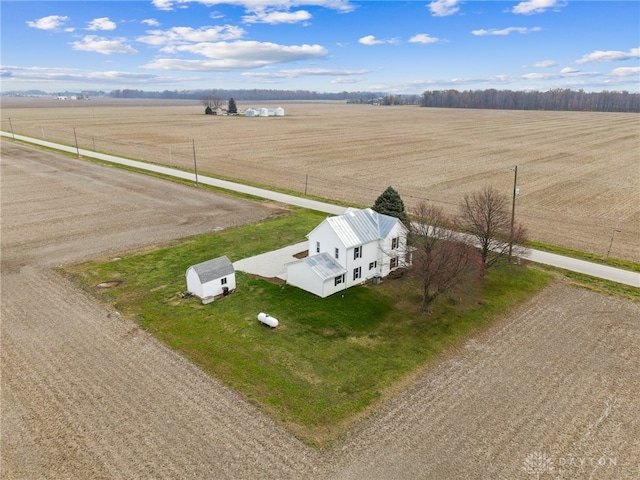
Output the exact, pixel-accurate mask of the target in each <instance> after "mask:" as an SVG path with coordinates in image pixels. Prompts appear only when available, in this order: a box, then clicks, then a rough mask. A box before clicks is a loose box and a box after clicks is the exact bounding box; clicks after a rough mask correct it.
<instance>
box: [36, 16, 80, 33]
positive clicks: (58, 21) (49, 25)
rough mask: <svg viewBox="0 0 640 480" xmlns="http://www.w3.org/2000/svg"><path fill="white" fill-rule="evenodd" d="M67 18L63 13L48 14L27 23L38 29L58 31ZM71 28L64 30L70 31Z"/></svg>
mask: <svg viewBox="0 0 640 480" xmlns="http://www.w3.org/2000/svg"><path fill="white" fill-rule="evenodd" d="M67 20H69V17H66V16H63V15H49V16H48V17H42V18H39V19H37V20H33V21H27V22H26V23H27V25H29V26H30V27H32V28H37V29H39V30H50V31H54V32H55V31H59V30H60V29H61V28H62V26H63V25H64V24H65V23H66V22H67ZM73 30H74V29H73V28H66V29H64V31H65V32H72V31H73Z"/></svg>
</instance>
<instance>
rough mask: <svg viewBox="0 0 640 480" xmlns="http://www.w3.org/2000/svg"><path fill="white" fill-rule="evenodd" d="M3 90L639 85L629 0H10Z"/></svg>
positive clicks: (639, 28) (638, 7)
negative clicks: (513, 0) (518, 0)
mask: <svg viewBox="0 0 640 480" xmlns="http://www.w3.org/2000/svg"><path fill="white" fill-rule="evenodd" d="M0 15H1V27H2V33H1V58H0V75H1V77H0V78H1V81H2V83H1V89H2V91H7V90H28V89H40V90H45V91H48V92H56V91H64V90H104V91H111V90H115V89H124V88H133V89H141V90H165V89H167V90H193V89H203V88H215V89H253V88H259V89H262V88H266V89H285V90H312V91H318V92H340V91H345V90H346V91H384V92H389V93H397V94H420V93H422V92H424V91H425V90H441V89H448V88H455V89H457V90H468V89H470V90H475V89H487V88H496V89H510V90H540V91H547V90H549V89H554V88H571V89H576V90H577V89H584V90H586V91H602V90H618V91H620V90H628V91H630V92H639V91H640V67H639V65H640V61H639V60H640V2H637V1H635V0H634V1H587V0H582V1H566V0H525V1H521V2H517V1H515V2H508V1H479V0H478V1H459V0H434V1H428V0H427V1H425V0H422V1H400V0H388V1H348V0H226V1H224V0H153V1H142V0H136V1H39V2H35V1H34V2H32V1H11V0H9V1H6V0H3V1H2V2H1V4H0Z"/></svg>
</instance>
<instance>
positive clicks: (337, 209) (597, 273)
mask: <svg viewBox="0 0 640 480" xmlns="http://www.w3.org/2000/svg"><path fill="white" fill-rule="evenodd" d="M0 134H1V135H2V136H4V137H8V138H14V139H15V140H19V141H22V142H27V143H31V144H34V145H39V146H43V147H46V148H51V149H54V150H60V151H63V152H68V153H74V154H79V155H80V156H81V157H88V158H95V159H97V160H102V161H106V162H111V163H116V164H119V165H125V166H129V167H133V168H137V169H140V170H146V171H150V172H155V173H160V174H163V175H168V176H171V177H175V178H181V179H184V180H191V181H193V182H196V181H197V183H201V184H204V185H210V186H213V187H218V188H223V189H226V190H232V191H236V192H239V193H244V194H248V195H253V196H256V197H261V198H266V199H269V200H273V201H275V202H280V203H284V204H288V205H295V206H298V207H303V208H308V209H311V210H317V211H321V212H326V213H330V214H334V215H339V214H341V213H343V212H344V211H345V209H346V208H345V207H342V206H339V205H332V204H330V203H325V202H318V201H316V200H311V199H307V198H302V197H296V196H294V195H287V194H284V193H278V192H273V191H271V190H266V189H263V188H257V187H252V186H248V185H242V184H239V183H234V182H229V181H226V180H220V179H217V178H212V177H207V176H204V175H197V177H196V174H194V173H190V172H184V171H182V170H177V169H174V168H169V167H163V166H160V165H154V164H150V163H146V162H141V161H137V160H129V159H125V158H121V157H116V156H113V155H107V154H103V153H99V152H93V151H91V150H84V149H76V148H75V147H70V146H67V145H61V144H58V143H53V142H47V141H45V140H40V139H37V138H33V137H27V136H24V135H15V134H12V133H10V132H4V131H0ZM524 256H525V257H526V258H527V259H528V260H530V261H532V262H535V263H541V264H545V265H550V266H553V267H558V268H562V269H565V270H570V271H573V272H577V273H582V274H586V275H590V276H593V277H598V278H602V279H605V280H610V281H613V282H617V283H621V284H624V285H630V286H632V287H640V273H637V272H631V271H628V270H623V269H619V268H614V267H609V266H606V265H600V264H596V263H591V262H586V261H584V260H578V259H575V258H570V257H564V256H561V255H556V254H553V253H547V252H542V251H539V250H533V249H529V250H527V252H526V253H525V255H524Z"/></svg>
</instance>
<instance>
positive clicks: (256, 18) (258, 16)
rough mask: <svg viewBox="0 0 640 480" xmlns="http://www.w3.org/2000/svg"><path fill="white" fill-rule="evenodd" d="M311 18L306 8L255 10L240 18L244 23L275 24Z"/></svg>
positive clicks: (297, 21)
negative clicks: (291, 10)
mask: <svg viewBox="0 0 640 480" xmlns="http://www.w3.org/2000/svg"><path fill="white" fill-rule="evenodd" d="M310 19H311V14H310V13H309V12H307V11H306V10H297V11H295V12H289V11H267V10H262V9H261V10H256V11H254V12H253V13H252V14H251V15H245V16H244V17H242V20H243V21H244V22H245V23H268V24H271V25H276V24H278V23H300V22H306V21H308V20H310Z"/></svg>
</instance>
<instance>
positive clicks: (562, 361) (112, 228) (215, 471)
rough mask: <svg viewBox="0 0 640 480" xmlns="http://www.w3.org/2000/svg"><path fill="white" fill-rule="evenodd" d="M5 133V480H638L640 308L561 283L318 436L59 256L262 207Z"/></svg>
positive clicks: (0, 446)
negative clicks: (329, 436)
mask: <svg viewBox="0 0 640 480" xmlns="http://www.w3.org/2000/svg"><path fill="white" fill-rule="evenodd" d="M0 145H1V147H2V158H1V164H0V165H1V168H2V170H1V172H0V173H1V175H0V180H1V187H2V188H1V189H0V192H1V194H2V237H1V240H2V258H1V260H2V268H1V269H0V272H1V285H2V291H1V294H2V301H1V307H2V311H1V314H2V325H1V327H2V328H1V330H0V341H1V344H0V346H1V348H0V361H1V363H0V366H1V373H2V375H1V376H0V382H1V383H0V395H1V397H0V404H1V406H2V408H1V409H0V434H1V435H0V477H1V478H3V479H24V480H40V479H55V480H57V479H60V478H65V479H81V480H84V479H131V478H139V479H163V478H166V479H183V478H188V479H212V478H215V479H220V480H223V479H233V480H239V479H254V478H265V479H273V478H278V479H295V480H298V479H327V480H329V479H330V480H337V479H354V480H355V479H357V480H360V479H373V480H378V479H380V480H388V479H417V478H429V479H442V480H448V479H455V480H460V479H478V478H483V479H484V478H487V479H489V478H491V479H509V480H519V479H521V480H528V479H534V478H535V479H538V478H539V479H547V478H549V479H550V478H556V479H577V478H585V479H586V478H590V479H625V480H626V479H629V480H631V479H637V478H640V463H639V461H638V459H639V458H640V443H639V442H638V438H640V416H638V411H640V377H639V376H638V372H639V371H640V303H637V302H633V301H629V300H624V299H620V298H616V297H613V296H609V295H602V294H599V293H596V292H594V291H590V290H585V289H578V288H575V287H572V286H570V285H567V284H565V283H563V282H562V281H560V280H559V281H557V282H556V283H554V284H553V285H552V286H551V287H549V288H547V289H546V290H545V291H543V292H542V293H541V294H540V295H538V296H536V297H535V298H534V299H532V300H531V301H530V302H528V303H526V304H524V305H522V306H521V307H520V308H518V309H516V310H515V311H514V312H512V313H510V314H509V315H507V316H505V317H504V318H502V319H498V320H496V321H495V322H494V323H493V325H492V326H491V327H489V328H488V329H487V330H486V331H485V332H483V333H482V334H479V335H476V336H474V337H473V338H471V339H469V340H468V341H467V342H466V343H465V344H464V345H461V346H460V347H459V348H458V349H457V350H455V351H451V352H449V353H448V354H447V355H446V356H444V357H443V358H441V359H440V360H439V361H438V362H437V363H436V364H435V365H433V366H431V367H429V368H428V369H426V370H424V371H422V372H417V373H416V374H415V376H414V377H413V378H412V379H407V381H406V389H405V390H403V391H401V392H400V393H399V394H397V395H395V396H393V397H392V398H389V399H388V401H386V402H385V403H384V404H383V405H382V407H381V408H380V409H379V410H378V411H376V412H374V413H373V414H372V415H371V417H370V418H367V419H364V420H363V421H361V422H360V423H359V424H358V425H356V427H355V428H354V429H352V430H351V431H350V432H349V433H348V434H347V435H346V436H345V437H344V438H342V439H340V440H339V441H338V442H337V443H336V444H335V445H334V446H332V447H331V448H328V449H326V450H314V449H311V448H309V447H307V446H305V445H304V444H302V443H301V442H300V441H298V440H297V439H296V438H294V437H293V436H292V435H291V434H290V433H288V432H287V431H285V430H284V429H283V428H281V427H280V426H279V425H277V424H276V423H275V422H274V421H272V420H271V419H270V418H268V417H266V416H265V415H264V414H263V413H261V412H260V411H258V410H257V409H256V408H254V407H252V406H251V405H249V404H247V403H246V402H245V401H243V400H242V398H240V397H239V396H238V395H237V394H236V393H234V392H233V391H231V390H229V389H228V388H226V387H225V386H224V385H221V384H220V383H219V382H217V381H216V380H215V379H212V378H210V377H208V376H207V375H205V374H203V373H202V372H201V371H200V370H199V369H198V368H196V367H195V366H193V365H192V364H190V363H188V362H187V361H185V360H184V359H183V358H182V357H180V356H179V355H178V354H176V353H175V352H173V351H171V350H169V349H167V348H166V347H164V346H163V345H162V344H160V343H159V342H158V341H156V340H155V339H154V338H153V337H151V336H150V335H148V334H146V333H145V332H144V331H142V330H140V329H139V328H138V327H137V325H136V324H135V323H134V322H132V321H130V320H128V319H126V318H122V317H121V316H120V315H119V314H118V313H117V312H114V311H112V310H110V309H107V308H106V307H104V306H103V305H101V304H99V303H98V302H97V300H96V299H94V298H92V297H89V296H88V295H87V294H85V293H83V292H82V291H80V290H78V288H77V287H75V286H74V285H73V284H71V283H69V282H68V281H67V280H65V279H64V278H62V277H61V276H59V275H58V274H57V273H56V272H55V271H54V270H52V267H54V266H56V265H60V264H63V263H69V262H75V261H81V260H84V259H87V258H94V257H97V256H104V257H106V258H111V257H113V256H114V255H117V254H118V253H119V252H122V251H124V250H129V249H139V248H146V247H149V246H152V245H154V244H161V243H165V242H168V241H172V240H175V239H178V238H182V237H184V236H186V235H193V234H196V233H199V232H204V231H211V230H213V229H215V228H218V227H219V228H224V227H227V226H230V225H234V224H237V223H241V222H245V221H254V220H256V219H259V218H263V217H265V216H267V215H270V214H271V213H273V210H271V209H270V208H267V207H265V206H258V205H256V204H252V203H249V202H244V201H240V200H235V199H229V198H226V197H222V196H218V195H214V194H211V193H208V192H206V191H203V190H201V189H196V188H191V187H188V186H183V185H178V184H174V183H171V182H166V181H163V180H159V179H156V178H151V177H148V176H145V175H139V174H135V173H131V172H126V171H122V170H118V169H115V168H109V167H105V166H100V165H95V164H90V163H87V162H84V161H81V160H76V159H73V158H70V157H68V156H63V155H59V154H53V153H49V152H43V151H41V150H37V149H33V148H29V147H25V146H21V145H17V144H14V143H12V142H6V141H2V142H0ZM186 211H188V212H190V214H189V215H185V213H184V212H186Z"/></svg>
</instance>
